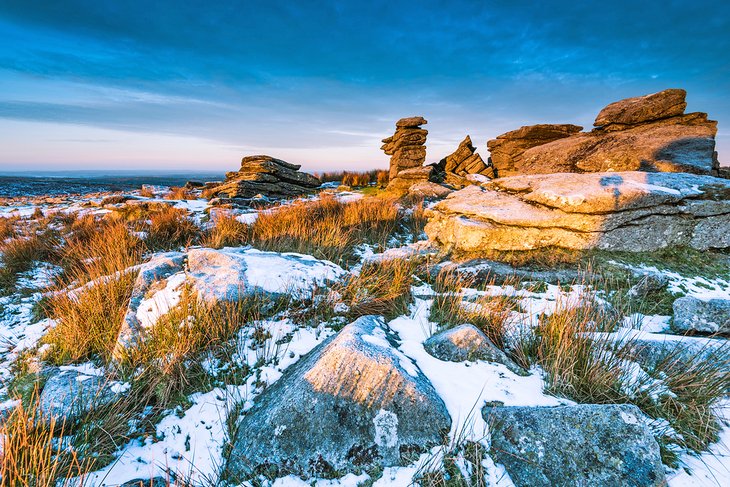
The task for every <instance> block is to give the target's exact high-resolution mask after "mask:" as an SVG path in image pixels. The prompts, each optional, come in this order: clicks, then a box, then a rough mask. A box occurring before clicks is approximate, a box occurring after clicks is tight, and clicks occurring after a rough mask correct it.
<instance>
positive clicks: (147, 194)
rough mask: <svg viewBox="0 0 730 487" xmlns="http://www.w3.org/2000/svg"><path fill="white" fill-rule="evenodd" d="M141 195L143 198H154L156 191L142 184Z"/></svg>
mask: <svg viewBox="0 0 730 487" xmlns="http://www.w3.org/2000/svg"><path fill="white" fill-rule="evenodd" d="M139 195H140V196H142V197H143V198H154V197H155V192H154V191H152V188H148V187H146V186H142V189H140V190H139Z"/></svg>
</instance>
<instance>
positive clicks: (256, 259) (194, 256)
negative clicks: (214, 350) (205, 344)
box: [187, 247, 345, 302]
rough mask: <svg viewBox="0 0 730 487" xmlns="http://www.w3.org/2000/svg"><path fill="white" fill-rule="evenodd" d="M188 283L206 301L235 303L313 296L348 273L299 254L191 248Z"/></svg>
mask: <svg viewBox="0 0 730 487" xmlns="http://www.w3.org/2000/svg"><path fill="white" fill-rule="evenodd" d="M187 257H188V282H189V284H190V286H191V288H192V289H193V290H194V291H196V292H197V293H198V296H199V297H200V298H201V299H203V300H204V301H208V302H216V301H235V300H238V299H240V298H242V297H244V296H247V295H251V294H254V293H258V294H267V295H271V296H280V295H294V296H300V295H302V293H303V295H307V294H310V295H311V290H312V288H313V287H314V286H325V285H327V284H329V283H331V282H332V281H334V280H335V279H337V278H338V277H340V276H342V275H343V274H344V273H345V271H344V270H343V269H342V268H341V267H340V266H338V265H336V264H333V263H332V262H329V261H323V260H318V259H315V258H314V257H312V256H310V255H303V254H296V253H288V252H287V253H278V252H263V251H260V250H256V249H241V248H229V247H226V248H223V249H220V250H214V249H207V248H200V249H192V250H190V251H189V252H188V254H187Z"/></svg>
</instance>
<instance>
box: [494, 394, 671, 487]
mask: <svg viewBox="0 0 730 487" xmlns="http://www.w3.org/2000/svg"><path fill="white" fill-rule="evenodd" d="M482 415H483V416H484V419H485V421H487V422H488V423H489V424H490V432H491V452H490V453H491V456H492V458H493V459H494V461H495V462H497V463H500V464H502V465H504V467H505V469H506V470H507V473H509V475H510V478H511V479H512V482H514V484H515V485H516V486H517V487H521V486H530V487H533V486H545V487H548V486H574V485H586V486H588V485H641V486H663V485H666V481H665V478H664V467H663V466H662V462H661V457H660V455H659V445H658V444H657V442H656V440H655V439H654V437H653V436H652V434H651V431H650V430H649V428H648V427H647V426H646V424H645V423H644V418H643V416H642V413H641V411H640V410H639V409H638V408H637V407H636V406H633V405H628V404H607V405H595V404H580V405H576V406H560V407H553V408H551V407H496V408H485V409H484V410H483V411H482Z"/></svg>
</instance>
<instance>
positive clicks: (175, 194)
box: [164, 186, 195, 200]
mask: <svg viewBox="0 0 730 487" xmlns="http://www.w3.org/2000/svg"><path fill="white" fill-rule="evenodd" d="M164 198H165V199H166V200H192V199H195V194H194V193H193V192H192V191H190V190H189V189H187V188H184V187H178V186H172V187H171V188H170V191H168V192H167V193H166V194H165V196H164Z"/></svg>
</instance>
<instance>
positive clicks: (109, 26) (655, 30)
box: [0, 0, 730, 171]
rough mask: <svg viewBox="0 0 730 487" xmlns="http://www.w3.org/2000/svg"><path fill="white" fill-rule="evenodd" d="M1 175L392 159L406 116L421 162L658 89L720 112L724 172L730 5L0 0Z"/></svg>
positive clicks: (589, 115)
mask: <svg viewBox="0 0 730 487" xmlns="http://www.w3.org/2000/svg"><path fill="white" fill-rule="evenodd" d="M0 36H2V39H3V42H2V43H0V147H1V149H0V171H13V170H16V171H33V170H44V171H48V170H83V169H94V170H106V169H108V170H113V169H122V170H135V169H140V170H148V171H149V170H180V171H224V170H230V169H234V168H235V167H236V166H237V164H238V161H239V160H240V158H241V157H242V156H243V155H249V154H256V153H265V154H270V155H273V156H276V157H280V158H282V159H286V160H288V161H290V162H294V163H299V164H302V165H303V168H304V169H306V170H309V171H321V170H334V169H369V168H372V167H386V166H387V164H388V157H387V156H385V155H384V154H383V153H382V152H381V151H380V145H381V144H380V139H382V138H384V137H386V136H388V135H390V134H391V133H392V132H393V130H394V123H395V120H397V119H398V118H400V117H403V116H410V115H423V116H425V117H426V118H427V119H428V120H429V124H428V125H427V126H426V128H427V129H428V130H429V137H428V143H427V145H428V156H427V162H434V161H437V160H439V159H440V158H442V157H443V156H445V155H446V154H448V153H450V152H451V151H453V149H454V148H455V147H456V145H457V144H458V143H459V142H460V141H461V139H463V137H464V136H465V135H466V134H470V135H471V137H472V140H473V141H474V143H475V145H477V147H478V149H479V150H480V152H481V153H482V154H483V155H484V156H486V155H488V152H487V150H486V140H488V139H490V138H493V137H495V136H497V135H499V134H501V133H503V132H506V131H508V130H512V129H515V128H518V127H519V126H522V125H528V124H534V123H551V122H554V123H577V124H579V125H582V126H583V127H585V129H590V127H591V126H592V123H593V120H594V118H595V115H596V114H597V113H598V111H599V110H600V109H601V108H602V107H603V106H605V105H606V104H608V103H610V102H612V101H616V100H619V99H621V98H626V97H629V96H638V95H644V94H647V93H652V92H655V91H659V90H662V89H665V88H684V89H686V90H687V91H688V96H687V101H688V111H704V112H708V113H709V115H710V118H711V119H713V120H718V121H719V132H718V137H717V149H718V152H719V157H720V161H721V163H723V165H730V96H729V95H730V54H728V53H730V4H729V3H727V2H722V1H705V0H696V1H693V2H686V1H661V2H660V1H654V0H651V1H645V2H641V3H640V4H639V3H638V2H630V1H625V0H617V1H614V2H590V1H586V2H570V3H567V2H557V1H544V2H527V1H501V0H500V1H456V0H455V1H432V0H422V1H420V2H418V3H413V2H400V1H380V0H375V1H371V2H347V1H339V2H331V1H330V2H318V1H310V2H291V1H277V0H272V1H266V2H263V1H260V2H252V1H225V0H221V1H216V2H209V1H208V2H203V1H197V0H196V1H182V0H180V1H144V2H143V1H137V0H133V1H126V2H117V1H103V0H96V1H81V0H67V1H64V2H57V1H37V0H2V1H0Z"/></svg>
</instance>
